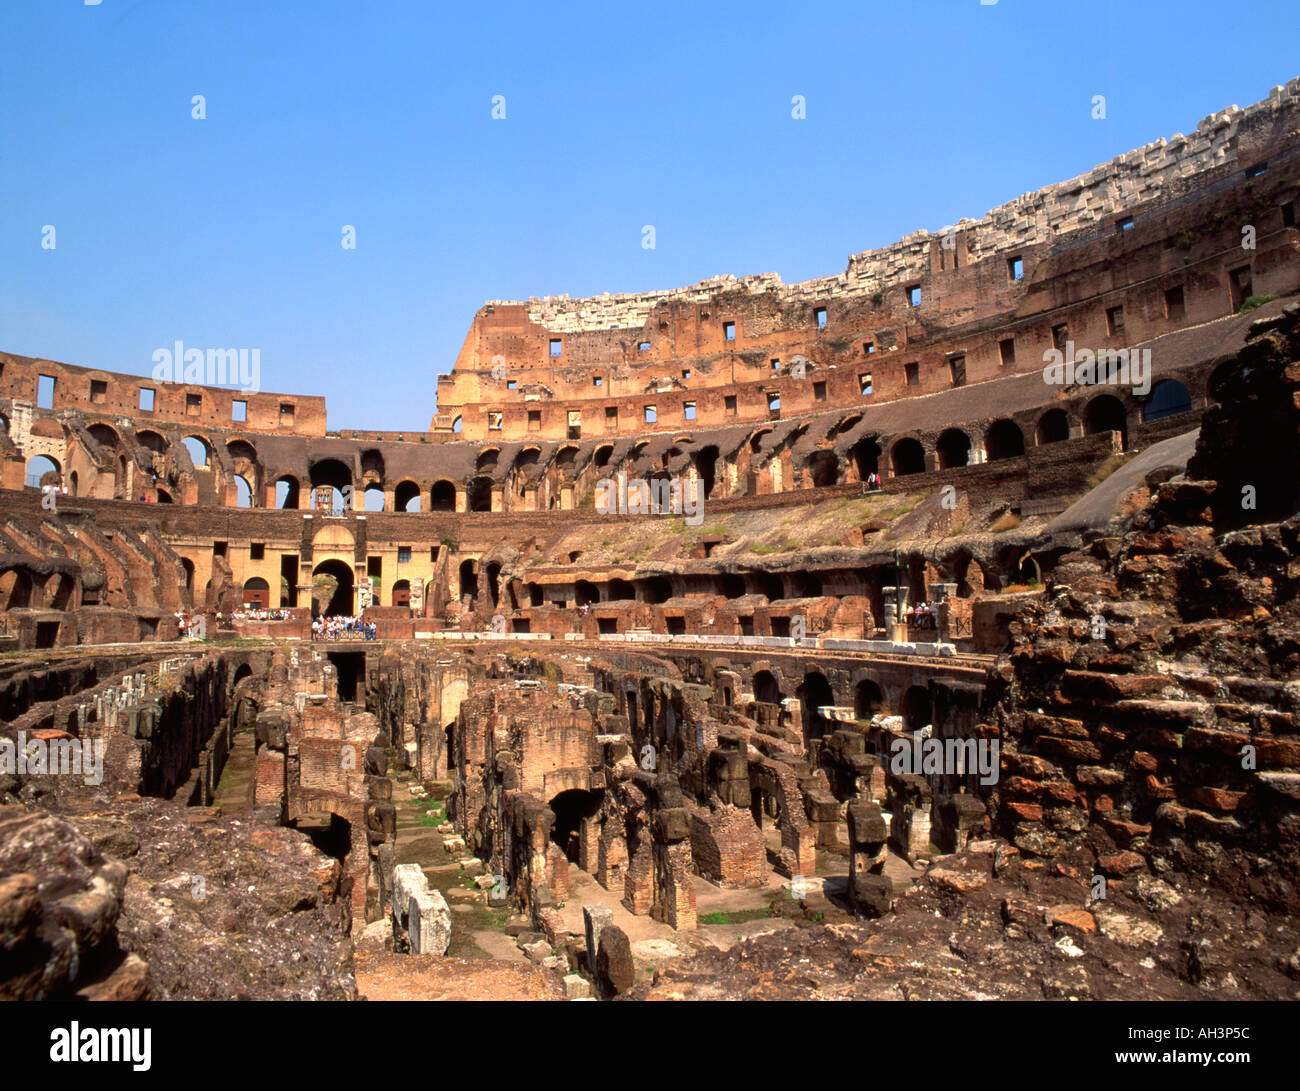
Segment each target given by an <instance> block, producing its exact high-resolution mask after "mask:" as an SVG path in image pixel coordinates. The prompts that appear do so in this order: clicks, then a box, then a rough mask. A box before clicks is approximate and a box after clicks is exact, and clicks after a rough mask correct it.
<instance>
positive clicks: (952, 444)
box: [894, 428, 970, 473]
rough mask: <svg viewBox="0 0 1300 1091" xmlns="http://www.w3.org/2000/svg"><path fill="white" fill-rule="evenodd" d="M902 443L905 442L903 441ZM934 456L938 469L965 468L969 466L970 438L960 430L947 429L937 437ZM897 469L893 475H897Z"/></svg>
mask: <svg viewBox="0 0 1300 1091" xmlns="http://www.w3.org/2000/svg"><path fill="white" fill-rule="evenodd" d="M903 442H904V443H906V442H907V441H906V440H904V441H903ZM934 451H935V454H936V455H937V456H938V458H939V469H941V470H952V469H955V468H956V467H958V466H967V465H969V464H970V436H968V435H967V434H966V433H965V432H963V431H962V430H961V429H960V428H949V429H947V430H946V431H944V432H943V433H942V434H941V435H940V436H939V441H938V442H937V443H936V444H935V445H934ZM894 454H895V457H897V455H898V448H897V447H895V448H894ZM897 472H898V471H897V469H896V470H895V473H897Z"/></svg>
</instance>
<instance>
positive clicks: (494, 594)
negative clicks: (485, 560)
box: [487, 561, 501, 607]
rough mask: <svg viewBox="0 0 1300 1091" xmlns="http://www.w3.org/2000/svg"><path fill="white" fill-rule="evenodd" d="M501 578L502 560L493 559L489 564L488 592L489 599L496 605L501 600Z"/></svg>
mask: <svg viewBox="0 0 1300 1091" xmlns="http://www.w3.org/2000/svg"><path fill="white" fill-rule="evenodd" d="M500 578H501V562H500V561H492V562H490V563H489V564H488V566H487V592H488V601H489V602H491V603H492V605H493V606H494V607H495V606H497V605H499V604H500V602H501V585H500V583H499V582H498V581H499V580H500Z"/></svg>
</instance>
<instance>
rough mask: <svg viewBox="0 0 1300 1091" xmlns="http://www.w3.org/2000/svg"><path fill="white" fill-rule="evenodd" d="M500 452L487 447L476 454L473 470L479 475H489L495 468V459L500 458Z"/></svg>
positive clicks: (494, 448) (495, 448)
mask: <svg viewBox="0 0 1300 1091" xmlns="http://www.w3.org/2000/svg"><path fill="white" fill-rule="evenodd" d="M500 455H501V450H500V448H497V447H488V448H486V449H484V450H482V451H480V452H479V454H478V459H477V461H475V463H474V469H475V470H476V471H478V472H479V473H481V474H490V473H491V472H492V471H493V470H495V469H496V468H497V458H498V457H500Z"/></svg>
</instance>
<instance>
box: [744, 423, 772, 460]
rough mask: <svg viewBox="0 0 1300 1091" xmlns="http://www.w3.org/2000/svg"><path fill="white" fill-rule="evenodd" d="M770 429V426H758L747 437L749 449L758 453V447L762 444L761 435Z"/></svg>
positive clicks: (764, 434)
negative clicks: (755, 430) (758, 427)
mask: <svg viewBox="0 0 1300 1091" xmlns="http://www.w3.org/2000/svg"><path fill="white" fill-rule="evenodd" d="M771 431H772V429H771V428H760V429H759V430H758V431H757V432H755V433H754V434H753V435H752V436H750V437H749V449H750V451H751V452H753V453H754V454H758V451H759V448H760V447H762V446H763V437H764V436H766V435H768V434H769V433H770V432H771Z"/></svg>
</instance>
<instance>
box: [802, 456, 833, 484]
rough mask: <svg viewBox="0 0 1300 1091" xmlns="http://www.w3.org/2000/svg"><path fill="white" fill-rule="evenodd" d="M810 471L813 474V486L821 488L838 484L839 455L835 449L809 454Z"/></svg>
mask: <svg viewBox="0 0 1300 1091" xmlns="http://www.w3.org/2000/svg"><path fill="white" fill-rule="evenodd" d="M808 471H809V473H810V474H811V475H812V483H813V488H816V489H820V488H825V487H826V486H828V485H835V484H838V482H839V479H840V459H839V456H838V455H837V454H836V453H835V452H834V451H814V452H813V453H812V454H811V455H809V456H808Z"/></svg>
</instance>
